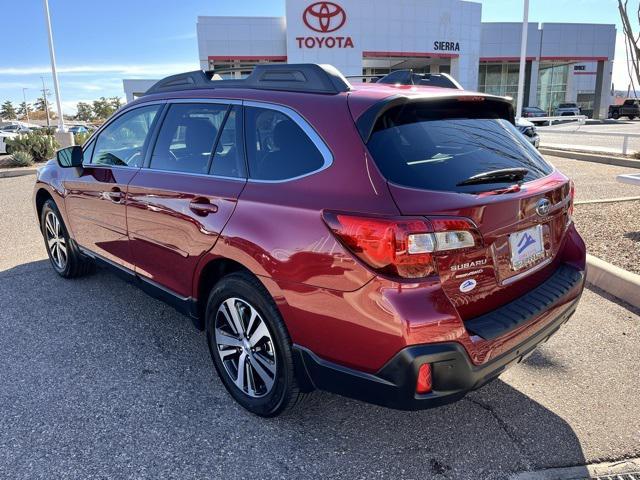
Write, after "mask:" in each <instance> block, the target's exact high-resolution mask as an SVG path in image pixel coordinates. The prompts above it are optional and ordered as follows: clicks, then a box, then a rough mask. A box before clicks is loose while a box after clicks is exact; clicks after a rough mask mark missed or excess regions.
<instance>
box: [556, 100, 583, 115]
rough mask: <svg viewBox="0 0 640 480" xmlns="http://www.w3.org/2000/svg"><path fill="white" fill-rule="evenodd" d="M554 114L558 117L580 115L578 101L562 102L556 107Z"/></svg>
mask: <svg viewBox="0 0 640 480" xmlns="http://www.w3.org/2000/svg"><path fill="white" fill-rule="evenodd" d="M553 115H554V116H556V117H566V116H572V115H580V107H579V106H578V104H576V103H561V104H559V105H558V106H557V107H556V109H555V111H554V112H553Z"/></svg>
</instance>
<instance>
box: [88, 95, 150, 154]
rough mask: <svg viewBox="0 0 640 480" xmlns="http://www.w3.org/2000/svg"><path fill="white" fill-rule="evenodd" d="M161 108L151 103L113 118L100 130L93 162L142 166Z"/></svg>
mask: <svg viewBox="0 0 640 480" xmlns="http://www.w3.org/2000/svg"><path fill="white" fill-rule="evenodd" d="M159 109H160V106H159V105H148V106H146V107H140V108H136V109H134V110H131V111H129V112H127V113H124V114H122V115H120V116H119V117H118V118H116V119H115V120H113V121H112V122H111V123H110V124H109V125H107V126H106V127H105V128H104V130H102V132H100V135H99V136H98V139H97V140H96V146H95V149H94V151H93V158H92V160H91V163H94V164H97V165H114V166H125V167H127V166H128V167H141V166H142V162H143V160H144V148H145V144H146V141H147V138H148V136H149V132H150V131H151V127H152V126H153V122H154V121H155V118H156V116H157V114H158V110H159Z"/></svg>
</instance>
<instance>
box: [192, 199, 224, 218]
mask: <svg viewBox="0 0 640 480" xmlns="http://www.w3.org/2000/svg"><path fill="white" fill-rule="evenodd" d="M189 209H190V210H191V211H192V212H194V213H195V214H196V215H200V216H202V217H206V216H207V215H209V214H210V213H216V212H217V211H218V206H217V205H216V204H214V203H211V202H209V200H207V199H206V198H196V199H193V200H191V202H190V203H189Z"/></svg>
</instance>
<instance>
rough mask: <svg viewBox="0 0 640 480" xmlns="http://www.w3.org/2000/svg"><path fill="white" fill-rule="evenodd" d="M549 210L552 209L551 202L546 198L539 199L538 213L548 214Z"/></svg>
mask: <svg viewBox="0 0 640 480" xmlns="http://www.w3.org/2000/svg"><path fill="white" fill-rule="evenodd" d="M549 210H551V202H550V201H549V200H547V199H546V198H543V199H541V200H539V201H538V203H537V204H536V213H537V214H538V215H540V216H541V217H544V216H545V215H548V214H549Z"/></svg>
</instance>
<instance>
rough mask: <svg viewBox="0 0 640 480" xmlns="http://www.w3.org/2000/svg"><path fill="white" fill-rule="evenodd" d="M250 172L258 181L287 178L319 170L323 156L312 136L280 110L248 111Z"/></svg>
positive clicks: (247, 136)
mask: <svg viewBox="0 0 640 480" xmlns="http://www.w3.org/2000/svg"><path fill="white" fill-rule="evenodd" d="M245 116H246V118H245V126H246V138H247V142H246V144H247V159H248V161H249V175H250V176H251V178H252V179H255V180H286V179H291V178H296V177H299V176H302V175H306V174H308V173H311V172H314V171H316V170H319V169H320V168H322V167H323V165H324V158H323V156H322V154H321V153H320V151H319V150H318V148H316V146H315V144H314V143H313V142H312V141H311V139H310V138H309V136H308V135H307V134H306V133H305V132H304V131H303V130H302V128H300V126H299V125H298V124H297V123H296V122H295V121H294V120H293V119H291V118H290V117H289V116H288V115H285V114H284V113H282V112H279V111H277V110H272V109H268V108H259V107H247V108H246V110H245Z"/></svg>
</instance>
